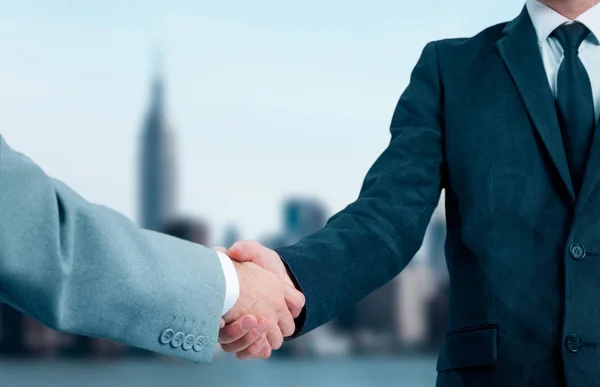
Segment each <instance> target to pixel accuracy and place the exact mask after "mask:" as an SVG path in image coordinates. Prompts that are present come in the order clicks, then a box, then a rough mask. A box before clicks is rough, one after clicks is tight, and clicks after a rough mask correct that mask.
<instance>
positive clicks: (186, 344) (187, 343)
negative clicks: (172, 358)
mask: <svg viewBox="0 0 600 387" xmlns="http://www.w3.org/2000/svg"><path fill="white" fill-rule="evenodd" d="M195 341H196V337H195V336H194V335H187V336H186V337H185V339H184V340H183V345H182V347H183V349H184V350H185V351H189V350H190V349H192V347H193V346H194V342H195Z"/></svg>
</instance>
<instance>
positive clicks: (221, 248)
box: [215, 246, 227, 254]
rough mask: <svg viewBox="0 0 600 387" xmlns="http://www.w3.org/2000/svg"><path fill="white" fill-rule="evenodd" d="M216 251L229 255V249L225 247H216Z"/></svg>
mask: <svg viewBox="0 0 600 387" xmlns="http://www.w3.org/2000/svg"><path fill="white" fill-rule="evenodd" d="M215 250H217V251H218V252H219V253H223V254H227V249H226V248H225V247H223V246H216V247H215Z"/></svg>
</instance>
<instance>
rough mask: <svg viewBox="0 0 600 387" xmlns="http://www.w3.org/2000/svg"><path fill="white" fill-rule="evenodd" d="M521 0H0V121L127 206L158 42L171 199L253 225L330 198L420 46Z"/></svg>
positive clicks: (62, 175) (70, 178)
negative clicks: (289, 204) (168, 127)
mask: <svg viewBox="0 0 600 387" xmlns="http://www.w3.org/2000/svg"><path fill="white" fill-rule="evenodd" d="M522 7H523V1H522V0H502V1H496V2H488V1H481V0H458V1H446V0H430V1H412V2H409V1H406V0H394V1H392V0H369V1H364V0H363V1H355V0H352V1H349V0H346V1H342V0H337V1H331V0H329V1H328V0H303V1H301V2H289V1H286V2H284V1H275V0H268V1H265V0H263V1H239V0H236V1H231V0H230V1H212V2H207V1H192V0H190V1H183V0H175V1H174V0H171V1H149V0H144V1H142V0H135V1H116V0H110V1H75V0H71V1H66V0H63V1H58V0H54V1H44V0H38V1H31V0H29V1H26V0H20V1H8V0H0V113H1V114H0V117H2V123H1V129H0V131H1V133H2V134H3V135H4V136H5V137H6V139H7V141H8V143H9V144H10V145H12V146H13V147H14V148H16V149H18V150H20V151H22V152H24V153H26V154H27V155H29V156H30V157H32V158H33V159H34V160H35V161H36V162H37V163H38V164H40V165H41V166H42V167H43V168H44V169H45V170H46V172H47V173H48V174H50V175H52V176H54V177H56V178H59V179H61V180H63V181H65V182H67V183H68V184H69V185H70V186H71V187H73V188H74V189H75V190H77V191H78V192H79V193H80V194H82V195H83V196H84V197H86V198H87V199H89V200H90V201H94V202H98V203H101V204H104V205H108V206H110V207H113V208H115V209H117V210H119V211H121V212H123V213H125V214H126V215H128V216H130V217H132V218H135V217H136V212H137V208H136V205H135V203H136V194H137V186H136V164H135V162H136V158H137V151H138V149H137V139H138V136H139V132H140V125H141V120H142V117H143V113H144V111H145V108H146V104H147V102H148V91H149V79H150V76H151V72H152V57H153V52H154V49H155V48H156V47H157V46H161V47H162V48H163V52H164V57H165V65H164V67H165V72H166V75H167V76H166V79H167V92H168V94H167V96H168V111H169V116H170V120H171V122H172V125H173V127H174V129H175V132H176V135H177V145H178V148H179V150H180V154H179V164H180V171H179V199H180V200H179V202H180V207H179V208H180V211H181V212H182V213H191V214H195V215H198V216H202V217H203V218H205V219H207V220H208V221H209V222H210V223H211V224H212V225H214V235H213V236H214V237H215V241H217V240H218V238H219V237H220V234H221V229H222V227H223V226H224V225H225V224H227V223H229V222H233V223H236V224H238V225H239V226H240V229H241V231H242V236H243V237H248V238H254V237H258V236H260V235H262V234H264V233H266V232H270V231H272V230H274V229H276V228H277V227H278V225H279V216H280V214H279V210H280V209H279V204H280V203H281V200H282V199H283V198H284V197H285V196H286V195H288V194H289V193H294V194H301V195H308V196H318V197H319V198H321V199H322V200H323V202H324V203H325V204H326V205H327V207H328V209H329V210H330V211H331V212H334V211H337V210H339V209H341V208H343V207H344V206H345V205H346V204H347V203H349V202H351V201H352V200H354V198H355V197H356V195H357V193H358V190H359V188H360V185H361V183H362V178H363V176H364V174H365V173H366V171H367V169H368V168H369V166H370V165H371V163H372V162H373V161H374V160H375V158H376V157H377V156H378V155H379V153H380V152H381V151H382V150H383V149H384V147H385V146H386V144H387V142H388V140H389V133H388V126H389V121H390V118H391V114H392V112H393V109H394V106H395V104H396V102H397V99H398V97H399V95H400V94H401V92H402V91H403V90H404V88H405V87H406V84H407V82H408V77H409V75H410V71H411V70H412V68H413V66H414V65H415V62H416V60H417V58H418V56H419V54H420V52H421V50H422V48H423V46H424V45H425V44H426V43H427V42H429V41H431V40H434V39H441V38H447V37H458V36H471V35H474V34H476V33H477V32H479V31H480V30H482V29H483V28H485V27H487V26H489V25H492V24H496V23H499V22H502V21H506V20H510V19H512V18H514V17H515V16H516V15H517V14H518V13H519V12H520V10H521V8H522Z"/></svg>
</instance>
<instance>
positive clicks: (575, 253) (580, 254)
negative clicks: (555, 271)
mask: <svg viewBox="0 0 600 387" xmlns="http://www.w3.org/2000/svg"><path fill="white" fill-rule="evenodd" d="M569 254H571V257H573V259H583V258H585V247H583V245H580V244H579V243H574V244H572V245H571V246H570V247H569Z"/></svg>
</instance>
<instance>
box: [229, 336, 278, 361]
mask: <svg viewBox="0 0 600 387" xmlns="http://www.w3.org/2000/svg"><path fill="white" fill-rule="evenodd" d="M265 347H267V348H271V346H270V345H269V342H268V341H267V335H266V334H264V333H263V334H262V335H261V336H260V338H259V339H258V340H257V341H256V342H255V343H254V344H252V345H251V346H249V347H248V348H246V349H245V350H243V351H241V352H238V353H236V354H235V356H236V357H237V358H238V359H240V360H247V359H256V358H258V357H259V355H260V354H261V352H263V351H264V348H265Z"/></svg>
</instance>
